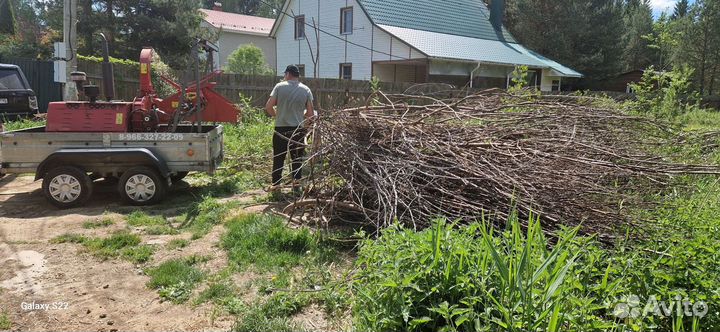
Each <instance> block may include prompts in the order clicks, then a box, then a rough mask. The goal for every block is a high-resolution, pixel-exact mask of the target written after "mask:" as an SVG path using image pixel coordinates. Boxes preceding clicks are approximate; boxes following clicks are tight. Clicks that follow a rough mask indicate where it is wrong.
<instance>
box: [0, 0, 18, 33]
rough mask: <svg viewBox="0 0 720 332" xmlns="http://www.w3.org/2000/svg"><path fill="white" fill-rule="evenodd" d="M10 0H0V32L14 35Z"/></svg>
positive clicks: (13, 19)
mask: <svg viewBox="0 0 720 332" xmlns="http://www.w3.org/2000/svg"><path fill="white" fill-rule="evenodd" d="M10 1H11V0H0V34H6V35H11V36H12V35H15V26H16V24H17V23H16V22H15V13H14V10H13V7H14V6H13V4H12V3H11V2H10Z"/></svg>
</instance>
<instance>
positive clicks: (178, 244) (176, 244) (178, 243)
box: [166, 239, 190, 250]
mask: <svg viewBox="0 0 720 332" xmlns="http://www.w3.org/2000/svg"><path fill="white" fill-rule="evenodd" d="M188 244H190V241H188V240H185V239H173V240H170V242H168V244H167V245H166V247H167V248H168V249H169V250H174V249H179V248H185V247H187V246H188Z"/></svg>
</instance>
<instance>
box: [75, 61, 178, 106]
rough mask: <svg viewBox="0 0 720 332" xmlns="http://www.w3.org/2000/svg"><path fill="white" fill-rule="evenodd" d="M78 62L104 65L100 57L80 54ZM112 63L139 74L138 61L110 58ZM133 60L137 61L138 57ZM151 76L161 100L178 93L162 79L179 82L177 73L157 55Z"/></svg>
mask: <svg viewBox="0 0 720 332" xmlns="http://www.w3.org/2000/svg"><path fill="white" fill-rule="evenodd" d="M139 54H140V51H139V50H138V55H139ZM77 57H78V60H80V61H87V62H93V63H102V62H103V58H102V57H99V56H85V55H80V54H78V56H77ZM109 59H110V63H112V64H113V65H115V66H124V67H128V68H131V69H132V71H133V72H136V73H139V70H140V63H139V62H137V61H136V60H129V59H118V58H115V57H110V58H109ZM133 59H137V56H136V57H135V58H133ZM151 69H152V70H151V72H150V73H151V75H150V80H151V82H152V85H153V88H155V92H156V93H157V95H158V96H159V97H161V98H164V97H168V96H170V95H173V94H175V93H176V92H177V90H175V88H174V87H173V86H172V85H170V84H168V83H167V82H165V80H163V79H162V76H165V77H167V78H169V79H170V80H173V81H177V74H176V73H175V71H173V70H172V68H170V66H168V65H167V64H166V63H165V62H163V61H162V59H161V58H160V57H159V56H158V55H155V57H154V58H153V62H152V64H151Z"/></svg>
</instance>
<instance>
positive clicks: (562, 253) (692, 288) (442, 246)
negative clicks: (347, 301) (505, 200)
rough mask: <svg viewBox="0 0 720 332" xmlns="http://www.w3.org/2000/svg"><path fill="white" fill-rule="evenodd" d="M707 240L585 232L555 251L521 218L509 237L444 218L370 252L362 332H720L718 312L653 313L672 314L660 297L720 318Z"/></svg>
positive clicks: (713, 247) (398, 231)
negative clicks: (627, 239) (624, 238)
mask: <svg viewBox="0 0 720 332" xmlns="http://www.w3.org/2000/svg"><path fill="white" fill-rule="evenodd" d="M714 205H718V206H720V205H719V204H714ZM690 206H692V205H690ZM683 208H688V204H685V207H683ZM693 211H694V212H698V211H696V210H695V209H694V208H692V207H690V211H686V212H685V213H680V211H678V210H675V209H672V212H673V214H681V215H684V216H686V217H687V218H691V215H695V214H693V213H690V212H693ZM666 212H667V211H666ZM661 214H662V211H661ZM708 217H710V216H708ZM684 218H685V217H684ZM712 219H713V220H715V219H717V218H715V217H712ZM684 221H685V222H688V224H686V226H690V225H689V224H692V223H693V222H690V221H688V220H684ZM672 222H673V223H677V221H676V220H675V219H674V218H673V221H672ZM699 232H702V231H699ZM705 233H706V235H702V236H701V235H698V233H697V232H690V234H685V233H683V234H675V235H673V234H674V232H668V233H665V234H663V233H659V234H654V235H653V236H650V238H653V237H654V238H656V239H660V240H655V241H648V242H644V241H641V242H635V243H632V246H626V245H622V244H620V245H618V246H617V247H616V248H615V249H604V248H603V247H602V246H601V245H600V244H598V243H597V242H596V241H595V240H593V239H592V238H585V237H578V236H576V235H575V231H574V230H565V231H563V232H560V233H559V235H558V238H557V239H556V240H554V241H551V240H549V239H547V238H545V236H544V235H543V232H542V230H541V229H540V226H539V223H538V222H537V221H533V220H531V221H529V223H528V227H527V231H525V232H523V231H522V229H521V226H520V222H519V221H518V220H517V217H514V216H513V217H512V218H510V220H509V222H508V226H507V229H506V230H505V231H503V232H497V233H492V232H489V231H487V228H486V226H485V223H477V224H473V225H470V226H468V227H455V226H454V225H452V224H448V223H446V222H445V221H442V220H440V221H437V222H435V223H434V224H433V227H432V228H429V229H426V230H424V231H422V232H415V231H412V230H408V229H404V228H401V227H399V226H396V227H392V228H390V229H388V230H386V231H384V233H383V234H382V236H381V237H380V238H379V239H377V240H376V241H372V240H366V241H365V242H364V243H363V245H362V247H361V249H360V251H359V257H358V260H357V262H356V264H357V266H358V270H359V272H358V273H357V275H356V278H355V282H354V283H353V293H354V294H356V299H355V303H354V305H353V317H354V320H355V324H354V326H355V327H356V328H357V330H359V331H390V330H408V331H438V330H440V331H608V330H613V331H648V330H658V331H680V330H685V329H687V330H693V331H697V330H706V331H715V330H717V327H718V321H717V320H718V317H717V315H715V314H712V315H707V316H704V317H703V318H698V317H685V316H682V313H681V315H678V314H677V311H673V312H672V313H671V314H670V315H667V316H665V315H659V314H653V312H660V310H661V305H662V304H659V305H658V303H655V304H656V305H655V306H654V307H653V306H652V304H653V299H657V300H658V301H664V303H665V304H667V303H670V308H671V310H674V308H676V307H675V305H676V304H673V303H677V302H671V301H673V300H675V299H676V298H677V297H678V296H679V297H680V298H682V299H685V300H689V302H694V301H704V302H706V303H707V304H708V305H709V308H710V311H709V312H710V313H714V312H716V311H714V310H716V308H717V305H718V298H717V297H718V295H717V293H716V292H715V291H714V290H713V289H712V287H714V286H711V285H717V284H718V282H720V280H718V279H720V278H719V277H717V276H718V273H719V272H718V271H716V270H717V268H716V265H717V264H714V263H711V261H712V260H714V259H716V258H717V257H716V254H715V253H717V252H720V245H719V241H716V240H712V239H711V238H712V237H713V235H710V234H712V232H710V233H708V232H705ZM688 239H690V240H688ZM699 239H702V240H699ZM548 248H551V249H548ZM623 308H627V309H632V310H631V311H628V312H627V315H625V316H624V315H623V311H622V310H618V309H623ZM623 310H624V309H623ZM648 310H649V311H648ZM636 315H637V316H636Z"/></svg>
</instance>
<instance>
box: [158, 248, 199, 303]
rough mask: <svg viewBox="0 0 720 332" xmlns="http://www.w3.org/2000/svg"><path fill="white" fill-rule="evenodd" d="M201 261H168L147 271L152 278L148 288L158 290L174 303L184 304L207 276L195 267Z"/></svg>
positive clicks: (196, 259)
mask: <svg viewBox="0 0 720 332" xmlns="http://www.w3.org/2000/svg"><path fill="white" fill-rule="evenodd" d="M199 261H200V260H199V259H198V258H197V257H195V256H191V257H188V258H185V259H174V260H170V261H166V262H164V263H162V264H160V265H159V266H157V267H154V268H150V269H147V270H146V271H145V273H146V274H147V275H148V276H150V278H151V279H150V281H148V284H147V286H148V287H150V288H152V289H157V290H158V293H159V294H160V297H161V298H163V299H165V300H169V301H172V302H174V303H183V302H185V301H187V300H188V299H189V298H190V294H191V293H192V290H193V289H194V288H195V286H196V285H197V283H198V282H200V281H201V280H202V279H203V278H204V276H205V274H204V273H203V272H202V271H200V270H199V269H198V268H196V267H195V266H194V265H195V264H197V263H198V262H199Z"/></svg>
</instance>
